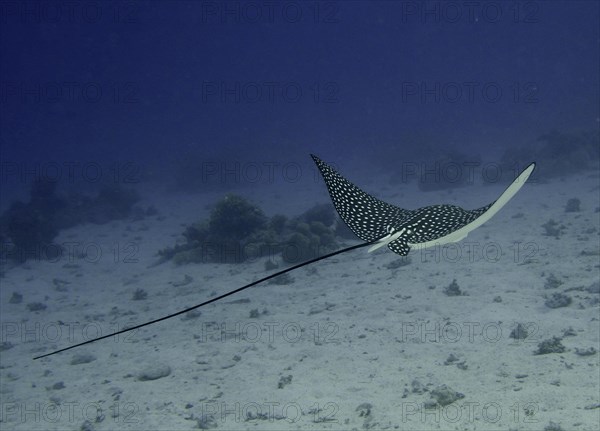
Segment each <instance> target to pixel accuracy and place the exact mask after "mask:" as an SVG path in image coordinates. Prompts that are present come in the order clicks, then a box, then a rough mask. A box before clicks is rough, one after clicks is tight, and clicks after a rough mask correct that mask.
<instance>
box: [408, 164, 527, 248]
mask: <svg viewBox="0 0 600 431" xmlns="http://www.w3.org/2000/svg"><path fill="white" fill-rule="evenodd" d="M534 169H535V163H531V164H529V166H527V167H526V168H525V169H524V170H523V172H521V173H520V174H519V176H518V177H517V178H516V179H515V180H514V181H513V182H512V183H511V184H510V186H508V187H507V188H506V190H505V191H504V193H502V194H501V195H500V197H499V198H498V199H496V200H495V201H494V202H492V203H491V204H490V205H488V206H487V207H484V208H481V209H480V210H482V209H485V208H487V209H485V210H484V211H483V212H482V213H481V214H480V215H479V216H478V217H476V218H475V219H474V220H472V221H470V222H469V223H467V224H465V225H464V226H461V227H459V228H458V229H456V230H453V231H452V232H449V233H447V234H446V235H443V236H441V237H440V238H436V239H432V240H429V241H425V242H422V243H416V244H410V245H411V246H414V247H418V248H419V249H423V248H427V247H432V246H434V245H443V244H448V243H451V242H458V241H461V240H463V239H464V238H466V237H467V235H468V234H469V233H470V232H471V231H473V230H475V229H477V228H478V227H479V226H481V225H482V224H484V223H485V222H487V221H488V220H489V219H491V218H492V217H493V216H494V215H496V213H497V212H498V211H500V209H502V207H503V206H504V205H506V204H507V203H508V201H510V200H511V199H512V197H513V196H514V195H516V194H517V192H518V191H519V190H521V187H523V186H524V185H525V183H526V182H527V180H528V179H529V177H530V176H531V174H532V172H533V170H534ZM480 210H474V211H480Z"/></svg>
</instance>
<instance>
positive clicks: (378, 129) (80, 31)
mask: <svg viewBox="0 0 600 431" xmlns="http://www.w3.org/2000/svg"><path fill="white" fill-rule="evenodd" d="M469 4H472V3H469V2H443V1H442V2H428V3H420V2H400V1H398V2H345V1H344V2H341V1H340V2H304V1H303V2H298V1H291V2H284V3H270V2H261V1H258V2H249V3H248V2H225V3H220V2H202V1H188V2H184V1H152V2H116V3H111V2H101V1H100V2H93V1H83V2H80V3H77V4H76V6H73V3H71V2H60V1H59V2H41V3H38V2H31V1H26V2H3V3H2V4H1V8H2V10H1V20H2V21H1V27H0V28H1V30H0V32H1V33H0V34H1V42H0V43H1V44H0V50H1V51H0V52H1V56H2V57H1V60H0V73H1V85H2V87H1V93H0V96H1V98H0V114H1V120H0V121H1V123H0V130H1V140H0V144H1V147H0V155H1V157H2V163H3V166H4V168H6V167H7V166H8V165H7V163H8V164H9V165H10V169H13V167H14V166H22V165H18V163H21V162H24V163H26V164H27V165H26V166H33V165H32V164H33V163H35V161H38V162H42V163H43V162H48V161H56V162H57V163H64V162H65V161H66V162H67V163H89V162H94V163H100V164H110V163H111V162H114V161H118V162H123V161H134V162H135V163H136V164H139V165H140V166H144V169H145V170H146V171H147V172H154V173H156V174H157V175H159V173H160V174H161V175H162V174H165V173H166V174H168V173H169V172H170V170H171V169H172V168H173V166H176V165H174V163H175V162H176V161H177V160H181V159H188V158H196V159H198V160H215V159H223V160H241V161H254V162H257V163H260V162H262V161H277V162H278V163H285V162H298V163H310V160H309V158H308V156H307V155H308V153H311V152H313V153H316V154H319V155H320V156H321V157H322V158H324V159H326V160H330V161H335V162H336V163H338V164H343V163H354V162H356V161H365V162H368V163H371V164H374V165H375V166H377V164H378V163H380V164H381V167H382V168H384V169H391V168H392V166H393V165H394V164H395V163H399V162H400V161H406V160H410V159H411V158H412V157H417V156H420V155H423V153H425V155H432V156H435V154H437V153H438V152H443V151H445V150H446V149H449V148H454V149H458V150H460V151H463V152H465V153H467V154H479V155H482V156H483V157H484V158H489V159H494V158H497V157H499V156H500V155H501V154H502V152H503V151H504V150H505V149H506V148H508V147H509V146H512V145H528V144H529V143H533V142H535V139H536V138H537V136H539V135H540V134H542V133H545V132H548V131H549V130H551V129H558V130H573V129H584V130H590V129H592V130H593V129H597V128H598V124H599V117H600V114H599V107H598V104H599V102H598V100H599V97H600V96H599V75H598V73H599V72H598V71H599V69H600V65H599V40H600V39H599V37H600V36H599V29H598V27H599V25H598V22H599V3H598V2H596V1H565V2H561V1H551V2H541V1H534V2H508V1H501V2H497V1H491V2H486V1H484V2H475V6H469ZM221 86H225V88H226V89H228V90H227V91H225V92H223V91H222V89H221V88H222V87H221ZM470 88H471V89H474V92H473V93H469V89H470ZM484 88H485V89H486V91H485V92H484V91H483V89H484ZM270 89H272V90H274V91H273V92H272V93H270V92H269V91H270ZM423 89H426V91H425V92H423ZM257 90H258V91H260V93H257ZM298 90H300V91H301V93H298V92H297V91H298ZM497 90H500V91H501V94H498V93H497V92H496V91H497ZM415 91H416V94H415V93H414V92H415ZM457 91H459V92H460V94H459V93H457ZM10 175H12V173H10ZM10 175H9V176H10ZM7 178H8V180H7ZM3 180H4V181H3V183H4V184H3V185H6V184H7V183H10V181H9V180H10V178H9V177H7V175H6V169H5V172H4V174H3ZM11 184H12V183H11Z"/></svg>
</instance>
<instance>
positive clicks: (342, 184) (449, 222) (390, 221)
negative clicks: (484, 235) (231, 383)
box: [33, 154, 535, 360]
mask: <svg viewBox="0 0 600 431" xmlns="http://www.w3.org/2000/svg"><path fill="white" fill-rule="evenodd" d="M311 157H312V159H313V160H314V162H315V163H316V165H317V167H318V168H319V171H320V172H321V175H322V176H323V179H324V180H325V185H326V186H327V190H328V191H329V196H330V197H331V200H332V202H333V205H334V207H335V209H336V211H337V212H338V214H339V215H340V217H341V218H342V220H343V221H344V223H346V225H347V226H348V227H349V228H350V229H351V230H352V232H354V234H355V235H356V236H357V237H359V238H360V239H361V240H363V241H365V242H363V243H361V244H357V245H353V246H351V247H346V248H343V249H341V250H337V251H334V252H332V253H329V254H326V255H323V256H319V257H315V258H313V259H310V260H307V261H305V262H302V263H299V264H297V265H293V266H291V267H288V268H286V269H283V270H281V271H278V272H276V273H274V274H271V275H268V276H266V277H263V278H261V279H259V280H256V281H253V282H252V283H249V284H246V285H245V286H242V287H239V288H237V289H234V290H231V291H229V292H227V293H224V294H222V295H219V296H216V297H214V298H212V299H209V300H208V301H204V302H202V303H200V304H197V305H194V306H192V307H188V308H186V309H184V310H180V311H178V312H176V313H172V314H169V315H167V316H163V317H159V318H158V319H154V320H150V321H148V322H144V323H141V324H139V325H135V326H131V327H129V328H125V329H122V330H120V331H117V332H114V333H111V334H108V335H103V336H101V337H97V338H94V339H91V340H87V341H84V342H82V343H78V344H73V345H71V346H68V347H65V348H63V349H59V350H55V351H53V352H50V353H46V354H43V355H39V356H36V357H34V358H33V359H34V360H35V359H40V358H44V357H47V356H51V355H55V354H56V353H60V352H64V351H66V350H71V349H74V348H76V347H80V346H83V345H85V344H90V343H93V342H95V341H99V340H103V339H105V338H109V337H113V336H115V335H119V334H123V333H125V332H130V331H134V330H136V329H139V328H142V327H144V326H148V325H152V324H154V323H158V322H162V321H163V320H167V319H171V318H173V317H176V316H179V315H181V314H184V313H187V312H189V311H192V310H195V309H197V308H200V307H204V306H205V305H208V304H211V303H213V302H216V301H219V300H221V299H223V298H226V297H228V296H230V295H233V294H235V293H238V292H241V291H242V290H245V289H248V288H249V287H252V286H256V285H257V284H259V283H262V282H264V281H267V280H270V279H272V278H275V277H278V276H280V275H282V274H285V273H288V272H290V271H294V270H296V269H298V268H301V267H303V266H306V265H310V264H312V263H315V262H318V261H320V260H324V259H327V258H330V257H332V256H336V255H338V254H341V253H346V252H348V251H351V250H356V249H358V248H362V247H366V246H371V247H370V248H369V250H368V251H369V252H372V251H374V250H377V249H378V248H380V247H383V246H385V245H387V247H388V248H389V249H390V250H392V251H393V252H394V253H397V254H399V255H401V256H406V255H407V254H408V252H409V251H410V250H411V248H416V249H423V248H427V247H432V246H436V245H443V244H448V243H451V242H458V241H460V240H462V239H464V238H465V237H466V236H467V235H468V234H469V232H471V231H472V230H474V229H476V228H478V227H479V226H481V225H482V224H484V223H485V222H486V221H488V220H489V219H490V218H492V217H493V216H494V214H496V213H497V212H498V211H499V210H500V209H501V208H502V207H503V206H504V205H506V203H507V202H508V201H509V200H510V199H511V198H512V197H513V196H514V195H515V194H516V193H517V192H518V191H519V190H520V189H521V187H523V185H524V184H525V182H526V181H527V179H528V178H529V176H530V175H531V173H532V172H533V170H534V169H535V163H531V164H530V165H529V166H527V167H526V168H525V169H524V170H523V171H522V172H521V173H520V174H519V176H518V177H517V178H516V179H515V180H514V181H513V182H512V183H511V184H510V185H509V186H508V187H507V188H506V190H505V191H504V193H502V194H501V195H500V197H499V198H498V199H496V200H495V201H494V202H492V203H490V204H488V205H486V206H483V207H481V208H477V209H474V210H464V209H462V208H461V207H458V206H455V205H430V206H426V207H423V208H419V209H416V210H407V209H403V208H400V207H397V206H395V205H391V204H388V203H387V202H384V201H382V200H380V199H377V198H376V197H374V196H372V195H370V194H368V193H366V192H364V191H363V190H361V189H360V188H358V187H357V186H355V185H354V184H352V183H351V182H350V181H348V180H347V179H346V178H344V177H343V176H341V175H340V174H339V173H338V172H337V171H336V170H335V169H333V168H332V167H331V166H329V165H328V164H327V163H325V162H324V161H322V160H321V159H319V158H318V157H317V156H315V155H314V154H311Z"/></svg>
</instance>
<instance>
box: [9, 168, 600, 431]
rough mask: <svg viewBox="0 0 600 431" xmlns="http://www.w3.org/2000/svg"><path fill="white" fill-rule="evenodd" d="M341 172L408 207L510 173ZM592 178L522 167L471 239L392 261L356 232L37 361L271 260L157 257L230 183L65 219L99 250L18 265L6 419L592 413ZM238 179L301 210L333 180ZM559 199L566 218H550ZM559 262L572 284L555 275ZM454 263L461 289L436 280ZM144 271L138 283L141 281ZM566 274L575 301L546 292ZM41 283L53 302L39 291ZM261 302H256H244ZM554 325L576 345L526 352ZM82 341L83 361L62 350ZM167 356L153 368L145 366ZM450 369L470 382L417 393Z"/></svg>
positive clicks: (454, 421)
mask: <svg viewBox="0 0 600 431" xmlns="http://www.w3.org/2000/svg"><path fill="white" fill-rule="evenodd" d="M349 177H350V178H351V179H354V180H355V181H356V182H357V183H358V184H360V185H361V186H362V187H363V188H364V189H365V190H367V191H373V190H377V191H378V194H379V197H381V198H383V199H385V200H387V201H389V202H390V203H394V204H398V205H400V206H404V207H407V208H416V207H419V206H423V205H427V204H436V203H454V204H458V205H460V206H463V207H464V208H475V207H479V206H483V205H484V204H487V203H488V202H490V201H491V200H493V199H495V198H496V197H497V196H498V195H499V194H500V192H501V191H502V190H503V189H504V186H501V185H492V186H484V185H481V184H476V185H472V186H469V187H467V188H463V189H457V190H454V191H452V192H431V193H421V192H419V191H418V189H417V187H416V185H415V184H405V185H395V186H392V185H389V183H388V182H384V184H386V186H385V187H383V188H381V187H377V181H378V180H379V179H377V178H376V177H372V178H370V179H368V180H367V181H365V182H359V181H358V180H356V178H355V177H352V176H351V175H349ZM598 178H599V177H598V173H597V172H587V173H585V174H582V175H579V176H572V177H569V178H567V179H564V180H561V179H555V180H551V181H549V182H537V183H532V184H527V185H526V186H525V187H524V188H523V189H522V190H521V191H520V193H519V194H518V195H517V196H516V197H515V198H514V199H513V200H512V201H511V202H510V203H509V204H508V205H507V206H506V207H505V208H504V209H502V211H501V212H500V213H498V214H497V215H496V216H495V217H494V218H493V219H492V220H491V221H489V222H488V223H486V224H485V225H484V226H482V227H481V228H479V229H478V230H476V231H474V232H473V233H471V234H470V236H469V237H468V238H467V239H466V240H465V241H463V242H462V243H460V244H458V245H457V246H451V247H450V248H448V247H447V248H443V249H439V248H438V249H431V250H429V251H426V252H413V253H412V254H411V263H410V264H408V265H406V266H399V267H397V268H393V267H389V265H390V264H393V263H394V262H396V261H397V260H398V256H397V255H395V254H393V253H391V252H390V251H389V250H387V249H384V250H382V251H379V252H376V253H373V254H368V253H367V252H366V250H365V249H360V250H356V251H353V252H351V253H348V254H344V255H340V256H336V257H334V258H332V259H329V260H327V261H323V262H319V263H317V264H315V265H313V266H311V267H308V268H301V269H299V270H297V271H295V272H293V273H292V274H291V275H292V277H293V279H294V282H293V283H292V284H288V285H275V284H263V285H259V286H256V287H253V288H251V289H249V290H246V291H244V292H241V293H239V294H237V295H235V296H232V297H229V298H226V299H225V300H223V301H221V302H218V303H216V304H212V305H209V306H207V307H205V308H203V309H202V310H201V314H200V315H196V316H195V317H190V318H187V319H182V318H179V317H178V318H175V319H173V320H170V321H166V322H162V323H160V324H157V325H154V326H151V327H147V328H144V329H142V330H140V331H137V332H136V333H134V334H132V335H130V336H127V337H125V336H121V337H119V338H118V339H116V340H114V339H108V340H104V341H101V342H98V343H95V344H91V345H87V346H84V347H82V348H79V349H77V350H72V351H68V352H65V353H62V354H59V355H55V356H52V357H50V358H46V359H42V360H38V361H33V360H32V357H33V356H35V355H36V354H41V353H45V352H48V351H50V350H53V349H56V348H61V347H65V346H67V345H69V344H72V343H73V342H80V341H84V340H85V339H88V338H90V337H92V336H94V335H96V334H98V333H102V334H106V333H109V332H111V331H114V330H115V329H117V328H119V329H121V328H123V327H125V326H129V325H132V324H137V323H140V322H143V321H146V320H149V319H152V318H156V317H159V316H161V315H164V314H168V313H171V312H175V311H177V310H179V309H182V308H185V307H188V306H190V305H193V304H196V303H199V302H202V301H204V300H206V299H208V298H210V297H211V296H214V295H215V294H220V293H224V292H226V291H228V290H231V289H234V288H236V287H239V286H241V285H243V284H246V283H248V282H250V281H253V280H255V279H257V278H260V277H263V276H264V275H266V274H267V272H265V268H264V261H265V259H259V260H256V261H253V262H249V263H244V264H239V265H234V264H197V265H185V266H175V265H174V264H172V263H170V262H168V263H164V264H162V265H159V266H155V267H149V266H150V265H151V264H152V263H153V262H155V261H156V252H157V250H159V249H161V248H164V247H166V246H171V245H173V244H174V243H175V241H176V240H177V239H178V238H181V232H182V231H183V225H184V224H188V223H191V222H193V221H197V220H200V219H203V218H205V217H207V216H208V213H209V208H208V207H207V205H208V204H211V203H214V202H215V201H216V200H217V199H218V198H219V197H220V196H222V195H221V194H219V193H213V194H198V195H186V194H173V193H169V192H166V191H162V190H158V191H152V190H150V189H148V188H146V189H145V190H142V194H143V196H144V202H143V203H142V204H144V205H154V206H155V207H156V208H157V209H158V212H159V215H158V216H153V217H147V218H145V219H143V220H138V221H131V220H127V221H118V222H112V223H109V224H106V225H101V226H97V225H85V226H80V227H77V228H74V229H70V230H68V231H63V232H61V234H60V237H59V238H58V239H57V242H58V243H63V244H64V243H74V245H73V247H75V248H77V249H78V250H79V249H83V248H85V247H87V250H88V253H89V256H88V257H81V256H74V257H73V256H69V255H68V254H65V255H64V256H62V258H61V259H60V260H59V261H58V262H47V261H37V260H32V261H28V262H27V263H26V264H23V265H20V266H17V267H12V268H8V269H7V271H6V274H5V276H4V278H2V279H1V284H2V288H1V297H0V299H1V314H2V317H1V320H2V340H1V341H2V342H3V344H2V347H3V351H2V352H1V355H2V356H1V370H0V372H1V374H0V376H1V388H0V395H1V404H2V411H1V414H2V417H1V422H0V428H2V429H5V430H9V429H10V430H54V429H56V430H79V429H84V430H116V429H121V430H149V429H153V430H156V429H160V430H187V429H213V428H214V429H224V430H230V429H251V430H270V429H273V430H275V429H277V430H287V429H307V430H310V429H325V430H351V429H359V430H360V429H398V430H436V429H442V430H462V429H465V430H544V429H552V430H554V429H564V430H597V429H599V424H600V399H599V398H600V396H599V390H600V367H599V357H598V353H597V351H598V350H600V347H599V333H600V331H599V325H600V320H599V318H600V316H599V294H598V291H597V288H596V290H594V289H595V288H594V287H593V285H594V283H597V282H598V277H599V259H600V257H599V255H598V253H599V217H600V213H598V210H597V209H598V206H599V188H598V181H599V179H598ZM381 181H384V180H381ZM244 193H245V196H247V197H249V198H250V199H252V200H253V201H254V202H256V203H258V204H259V205H260V206H261V207H262V208H263V209H264V210H265V212H266V213H267V214H268V215H273V214H275V213H276V212H282V211H283V212H285V213H288V214H289V215H295V214H300V213H301V212H303V211H304V210H306V209H308V208H310V207H311V206H312V205H314V204H315V203H324V202H328V200H329V198H328V195H327V192H326V190H325V187H324V185H323V184H322V183H318V182H312V183H310V184H304V185H301V184H290V183H287V184H285V183H284V184H279V185H268V184H267V185H261V186H260V187H258V186H257V187H255V188H253V189H251V190H246V191H245V192H244ZM570 198H578V199H580V200H581V211H580V212H575V213H566V212H565V204H566V202H567V200H568V199H570ZM519 213H522V216H518V214H519ZM515 215H517V217H514V216H515ZM549 219H554V220H556V221H558V222H559V223H561V224H563V225H564V229H563V233H562V235H561V236H560V238H558V239H557V238H554V237H549V236H545V235H544V229H543V228H542V226H541V225H542V224H544V223H545V222H547V221H548V220H549ZM90 244H92V245H90ZM344 244H345V245H351V244H352V242H351V241H345V242H344ZM132 245H133V248H131V247H132ZM96 250H100V251H101V252H102V255H101V256H100V257H99V258H95V257H93V252H94V251H96ZM469 250H471V251H473V252H472V253H469ZM482 250H485V252H483V251H482ZM117 251H118V253H116V252H117ZM498 252H499V253H500V254H498ZM582 252H583V253H582ZM76 254H78V253H76ZM550 274H553V275H554V276H555V277H556V278H557V279H559V280H561V281H562V283H563V284H562V285H560V286H558V287H556V288H553V289H547V288H546V287H545V284H546V281H547V278H548V276H549V275H550ZM190 278H191V279H190ZM454 279H455V280H456V282H457V283H458V285H459V286H460V289H461V290H462V292H464V293H465V295H463V296H447V295H446V294H444V288H445V287H446V286H448V285H449V284H450V283H451V282H452V281H453V280H454ZM186 280H187V281H186ZM190 280H191V281H190ZM186 283H187V284H186ZM139 288H142V289H144V290H145V291H146V292H147V294H148V296H147V299H145V300H137V301H135V300H133V299H132V297H133V293H134V291H135V290H136V289H139ZM13 292H19V293H20V294H22V295H23V301H22V302H21V303H20V304H15V303H11V302H10V301H9V300H10V298H11V297H12V295H13ZM558 292H563V293H565V294H566V295H568V296H569V297H571V298H572V303H571V304H570V305H568V306H566V307H561V308H554V309H552V308H549V307H547V306H546V305H545V301H546V299H547V298H548V297H550V295H552V294H553V293H558ZM239 300H245V301H239ZM33 302H41V303H44V304H45V305H46V306H47V308H46V309H45V310H42V311H36V312H32V311H29V310H28V308H27V304H29V303H33ZM255 309H258V310H259V316H258V317H250V313H251V310H255ZM265 310H266V313H264V311H265ZM517 323H522V324H523V325H524V326H525V327H526V328H527V329H528V332H529V334H528V336H527V337H526V338H525V339H522V340H515V339H513V338H511V337H510V336H509V334H510V333H511V330H513V329H514V328H515V327H516V324H517ZM565 333H566V334H567V335H565ZM552 337H561V338H562V344H563V345H564V346H565V348H566V350H565V351H564V352H563V353H550V354H545V355H534V352H535V351H536V349H537V348H538V343H540V342H541V341H542V340H546V339H550V338H552ZM590 348H595V349H596V353H593V350H592V351H590V350H589V349H590ZM586 351H587V352H588V353H589V352H591V353H592V354H589V355H585V354H582V353H584V352H586ZM86 355H87V356H88V359H87V360H90V359H92V360H91V362H87V363H82V364H71V362H72V361H73V359H74V358H83V359H85V357H86ZM452 355H453V356H452ZM166 367H168V368H169V369H170V372H169V373H167V374H168V375H166V376H164V377H162V378H158V379H156V380H147V381H143V380H140V379H139V376H140V373H143V372H144V371H146V372H152V371H154V372H158V373H160V372H161V370H164V369H165V368H166ZM289 376H291V378H290V377H289ZM440 385H446V386H447V387H448V388H451V390H452V391H453V392H458V393H460V394H463V395H464V397H463V398H458V399H457V400H456V401H454V402H453V403H451V404H448V405H445V406H440V405H439V404H438V405H437V406H434V407H433V408H426V406H429V404H428V403H430V400H431V399H432V395H431V394H432V392H434V391H435V390H436V388H439V386H440ZM553 427H555V428H553ZM556 427H559V428H556Z"/></svg>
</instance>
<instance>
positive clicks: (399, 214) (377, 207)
mask: <svg viewBox="0 0 600 431" xmlns="http://www.w3.org/2000/svg"><path fill="white" fill-rule="evenodd" d="M312 158H313V160H314V161H315V163H316V164H317V167H318V168H319V170H320V171H321V174H322V175H323V179H324V180H325V184H326V185H327V190H328V191H329V195H330V196H331V200H332V201H333V205H334V206H335V209H336V210H337V212H338V214H339V215H340V217H341V218H342V220H343V221H344V222H345V223H346V224H347V225H348V227H349V228H350V229H351V230H352V232H354V233H355V234H356V236H358V237H359V238H360V239H362V240H364V241H375V240H377V239H381V238H384V237H385V236H387V235H389V234H393V233H395V232H400V231H402V230H403V229H404V232H403V233H402V234H400V236H399V237H398V238H397V239H395V240H393V241H391V242H390V243H389V244H388V245H387V246H388V247H389V249H390V250H392V251H393V252H394V253H397V254H400V255H402V256H406V255H407V254H408V252H409V250H410V246H409V244H419V243H424V242H427V241H432V240H435V239H438V238H441V237H444V236H446V235H448V234H450V233H452V232H454V231H456V230H458V229H460V228H461V227H463V226H466V225H468V224H469V223H471V222H473V221H474V220H475V219H477V218H478V217H479V216H481V215H482V214H483V213H485V212H486V211H487V210H488V209H489V208H490V207H491V206H492V205H493V202H492V203H491V204H489V205H486V206H484V207H482V208H478V209H475V210H470V211H468V210H464V209H462V208H460V207H457V206H455V205H431V206H427V207H423V208H419V209H416V210H406V209H403V208H400V207H397V206H394V205H390V204H388V203H386V202H383V201H382V200H380V199H377V198H375V197H374V196H371V195H369V194H368V193H365V192H364V191H362V190H361V189H359V188H358V187H356V186H355V185H354V184H352V183H351V182H350V181H348V180H347V179H345V178H344V177H342V176H341V175H340V174H339V173H338V172H337V171H335V170H334V169H333V168H332V167H331V166H329V165H328V164H326V163H325V162H323V161H322V160H321V159H319V158H318V157H316V156H314V155H312Z"/></svg>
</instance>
